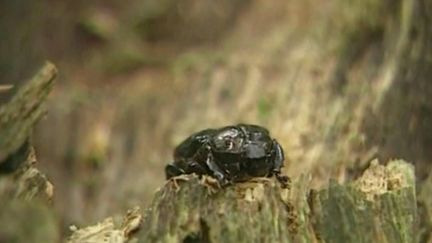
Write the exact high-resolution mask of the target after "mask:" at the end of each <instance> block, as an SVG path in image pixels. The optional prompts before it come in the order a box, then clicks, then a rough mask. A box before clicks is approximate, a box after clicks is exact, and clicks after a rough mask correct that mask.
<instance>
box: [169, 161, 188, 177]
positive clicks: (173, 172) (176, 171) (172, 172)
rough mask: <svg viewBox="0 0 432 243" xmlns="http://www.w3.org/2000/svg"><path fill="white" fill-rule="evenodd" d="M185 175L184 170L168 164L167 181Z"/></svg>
mask: <svg viewBox="0 0 432 243" xmlns="http://www.w3.org/2000/svg"><path fill="white" fill-rule="evenodd" d="M184 173H185V172H184V171H183V170H182V169H180V168H178V167H177V166H175V165H172V164H168V165H167V166H165V176H166V179H170V178H171V177H174V176H179V175H182V174H184Z"/></svg>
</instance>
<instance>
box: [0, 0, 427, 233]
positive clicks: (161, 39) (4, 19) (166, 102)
mask: <svg viewBox="0 0 432 243" xmlns="http://www.w3.org/2000/svg"><path fill="white" fill-rule="evenodd" d="M413 2H416V1H410V0H401V1H375V0H366V1H360V0H358V1H344V0H331V1H313V0H303V1H295V0H290V1H286V0H274V1H262V0H219V1H214V0H184V1H174V0H125V1H114V0H104V1H96V0H91V1H83V0H77V1H67V0H63V1H58V0H57V1H54V0H41V1H30V0H27V1H26V0H17V1H0V11H1V12H0V53H1V55H0V84H14V85H15V86H16V87H19V85H20V84H21V83H22V82H25V80H26V79H27V78H29V77H30V76H31V74H32V73H33V72H34V71H35V70H36V68H38V67H39V66H40V65H41V64H42V63H43V62H44V60H47V59H48V60H50V61H52V62H54V63H55V64H56V65H57V67H58V69H59V70H60V75H59V77H58V83H57V85H56V87H55V89H54V92H53V93H52V94H51V97H50V100H49V107H48V110H49V112H48V115H47V116H46V118H45V119H44V120H42V121H41V122H40V123H39V126H38V127H37V128H36V129H35V133H34V137H33V142H34V144H35V147H36V151H37V155H38V158H39V164H38V166H39V168H40V170H41V171H43V172H45V173H46V174H47V175H48V177H49V178H50V179H51V181H52V182H53V184H54V186H55V199H54V206H55V207H56V209H57V210H58V213H59V217H60V218H61V220H62V223H63V225H64V226H67V225H69V224H71V223H75V224H84V223H89V222H95V221H96V220H100V219H101V218H104V217H106V216H108V215H112V214H116V213H119V212H123V211H125V210H126V209H127V208H130V207H131V206H134V205H141V206H146V205H148V204H149V202H150V200H151V198H152V196H153V193H154V192H155V190H156V189H157V188H158V187H160V186H162V185H163V184H164V181H165V178H164V172H163V168H164V166H165V164H166V163H169V162H171V160H172V150H173V149H174V147H175V146H176V145H177V144H178V143H179V142H181V141H182V140H183V139H184V138H185V137H186V136H188V135H190V134H191V133H192V132H195V131H198V130H200V129H204V128H208V127H219V126H224V125H227V124H235V123H238V122H245V123H256V124H260V125H263V126H266V127H267V128H269V130H270V131H271V133H272V134H273V136H274V137H275V138H276V139H277V140H278V141H279V142H280V143H281V144H282V146H283V147H284V149H285V154H286V157H287V160H286V167H285V173H286V174H288V175H290V176H298V175H300V174H302V173H311V174H312V176H313V184H314V186H320V185H322V184H323V183H327V181H328V179H329V178H331V177H332V178H336V179H337V180H339V181H344V180H346V179H347V178H351V177H352V176H355V175H356V172H357V171H359V170H361V168H364V166H365V164H367V163H368V162H369V161H370V160H371V159H372V158H375V157H380V158H383V159H387V158H397V157H402V158H405V159H407V160H410V161H413V162H414V161H416V163H419V168H423V167H421V166H422V164H427V163H428V162H429V161H430V159H431V158H432V156H431V153H432V152H431V151H430V148H431V147H430V146H431V144H432V135H430V134H431V133H430V125H429V124H432V123H430V121H431V120H432V119H431V117H432V116H431V114H432V112H431V110H432V109H431V102H430V100H429V99H430V97H431V96H429V94H432V92H431V90H432V89H431V86H430V85H427V80H428V79H427V78H426V77H430V76H428V75H429V74H431V73H430V72H431V71H430V70H429V69H428V68H427V67H430V66H431V65H430V64H431V60H432V59H431V56H432V55H431V52H430V50H429V49H430V48H429V46H421V45H420V44H422V43H426V42H428V41H429V40H430V34H429V33H430V32H431V31H430V30H426V29H428V28H427V26H429V25H428V24H429V22H426V23H423V22H421V23H420V24H419V23H418V22H416V21H417V20H413V17H412V15H410V12H409V11H414V12H415V11H420V13H422V14H426V16H428V15H427V14H428V13H430V8H428V7H430V4H429V3H427V1H423V2H422V3H421V4H424V5H425V6H428V7H425V6H421V5H418V4H413ZM411 5H413V6H414V8H418V9H415V10H412V9H410V8H411ZM428 9H429V10H428ZM428 11H429V12H428ZM422 23H423V25H422ZM424 25H425V26H424ZM413 26H415V27H413ZM407 31H408V32H407ZM410 31H413V32H414V31H417V32H416V33H420V34H418V35H417V36H416V37H413V38H411V36H410V35H408V34H407V33H411V32H410ZM421 33H424V35H422V34H421ZM416 38H417V39H416ZM412 43H414V44H412ZM419 43H420V44H419ZM420 56H426V58H423V59H420V58H419V57H420ZM420 64H421V65H423V66H421V65H420ZM404 68H405V69H404ZM400 70H402V71H400ZM413 70H414V71H415V72H416V73H417V76H415V77H414V76H410V75H411V72H410V71H413ZM399 81H401V82H399ZM409 81H412V82H413V85H408V86H407V85H406V82H409ZM404 82H405V83H404ZM12 94H13V91H11V92H8V93H1V94H0V102H5V101H7V100H8V98H9V97H10V96H11V95H12ZM395 94H396V95H395ZM401 97H402V98H403V99H401ZM421 97H429V98H421ZM405 98H406V99H405ZM402 138H406V139H402ZM420 170H421V169H420Z"/></svg>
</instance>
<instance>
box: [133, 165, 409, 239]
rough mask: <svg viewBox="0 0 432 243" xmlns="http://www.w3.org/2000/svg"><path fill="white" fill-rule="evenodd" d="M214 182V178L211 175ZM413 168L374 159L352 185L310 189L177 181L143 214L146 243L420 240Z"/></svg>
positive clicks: (298, 184)
mask: <svg viewBox="0 0 432 243" xmlns="http://www.w3.org/2000/svg"><path fill="white" fill-rule="evenodd" d="M210 181H211V179H210ZM414 181H415V180H414V172H413V167H412V166H411V165H409V164H407V163H405V162H403V161H393V162H390V163H389V164H388V165H387V166H382V165H378V163H377V162H374V163H372V165H371V166H370V167H369V169H368V170H366V172H365V173H364V174H363V176H362V177H360V178H359V179H357V180H356V181H355V182H353V183H348V184H346V185H339V184H337V183H336V182H330V185H329V186H328V187H327V188H325V189H322V190H318V191H313V190H312V191H311V190H310V187H309V182H310V178H309V177H308V176H302V177H300V178H297V179H296V180H294V181H293V183H292V185H291V188H290V189H282V188H280V186H279V185H278V184H275V183H274V182H273V181H272V180H271V181H266V180H264V181H261V180H257V181H254V182H248V183H241V184H236V185H234V186H231V187H228V188H226V189H217V188H215V185H214V184H213V183H212V182H210V183H209V179H208V178H204V179H199V178H198V177H197V176H194V175H188V176H183V177H180V178H177V179H175V180H171V181H169V182H167V184H166V185H165V186H164V187H163V188H161V190H160V191H159V192H157V194H156V195H155V198H154V200H153V203H152V205H151V207H150V208H149V210H148V211H147V212H146V215H145V216H144V223H143V226H142V230H141V231H140V233H139V235H138V238H139V240H140V242H319V241H322V240H324V241H325V242H341V243H342V242H414V240H415V234H414V228H415V219H416V213H417V207H416V196H415V188H414V187H415V186H414Z"/></svg>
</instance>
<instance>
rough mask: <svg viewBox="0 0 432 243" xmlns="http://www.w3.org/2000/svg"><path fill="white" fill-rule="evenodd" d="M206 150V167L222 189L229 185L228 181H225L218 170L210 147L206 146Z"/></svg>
mask: <svg viewBox="0 0 432 243" xmlns="http://www.w3.org/2000/svg"><path fill="white" fill-rule="evenodd" d="M206 148H207V150H208V151H207V159H206V165H207V167H208V168H209V169H210V171H211V172H212V174H213V176H214V177H215V178H216V179H217V180H218V182H219V184H220V185H221V186H222V187H224V186H227V185H229V184H230V181H228V180H227V178H226V175H225V173H224V172H223V171H222V170H221V168H219V166H218V165H217V164H216V162H215V161H214V157H213V154H212V153H211V149H210V146H208V145H206Z"/></svg>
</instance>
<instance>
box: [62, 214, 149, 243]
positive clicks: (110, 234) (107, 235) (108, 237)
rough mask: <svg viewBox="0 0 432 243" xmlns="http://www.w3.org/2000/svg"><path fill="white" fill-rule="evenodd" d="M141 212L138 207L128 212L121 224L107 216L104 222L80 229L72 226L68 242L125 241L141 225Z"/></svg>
mask: <svg viewBox="0 0 432 243" xmlns="http://www.w3.org/2000/svg"><path fill="white" fill-rule="evenodd" d="M141 219H142V216H141V213H140V209H139V208H138V207H136V208H134V209H132V210H130V211H128V212H127V214H126V216H125V217H124V219H123V222H122V224H121V225H117V226H116V224H115V223H114V220H113V218H111V217H110V218H106V219H105V220H104V221H103V222H100V223H98V224H96V225H93V226H89V227H85V228H81V229H78V228H77V227H76V226H72V227H71V230H72V232H73V233H72V235H71V236H70V237H69V239H68V240H67V243H81V242H110V243H123V242H127V241H128V240H130V239H131V237H132V233H134V232H135V231H136V230H137V229H138V228H139V227H140V225H141Z"/></svg>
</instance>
